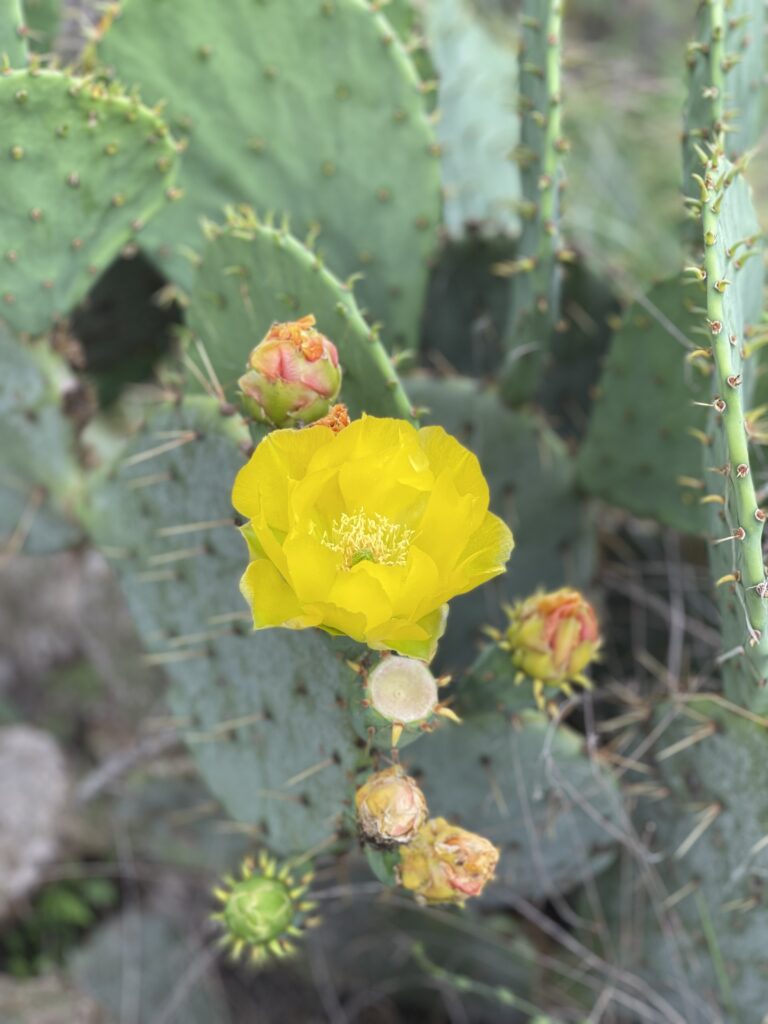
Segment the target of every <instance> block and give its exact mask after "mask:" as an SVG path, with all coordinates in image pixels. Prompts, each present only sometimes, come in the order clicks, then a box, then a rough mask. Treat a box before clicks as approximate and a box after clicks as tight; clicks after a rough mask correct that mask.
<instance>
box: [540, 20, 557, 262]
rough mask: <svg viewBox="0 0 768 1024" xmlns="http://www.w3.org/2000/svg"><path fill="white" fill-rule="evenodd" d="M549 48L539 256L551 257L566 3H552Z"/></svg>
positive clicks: (546, 28) (554, 225)
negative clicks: (561, 60) (564, 4)
mask: <svg viewBox="0 0 768 1024" xmlns="http://www.w3.org/2000/svg"><path fill="white" fill-rule="evenodd" d="M545 32H546V47H547V59H546V65H545V69H544V81H545V86H546V102H547V105H548V108H549V109H548V110H547V112H546V115H545V116H546V119H547V120H546V128H545V132H544V146H543V152H542V159H541V178H540V179H539V183H538V185H539V188H540V189H541V201H540V207H539V210H540V214H539V215H540V219H541V233H540V237H539V257H540V258H541V257H542V256H544V257H545V258H546V256H548V255H549V250H550V249H551V248H552V243H549V242H548V241H547V239H548V237H553V236H554V235H555V234H556V231H557V224H556V215H557V204H556V197H557V189H558V186H559V183H558V170H559V163H560V148H561V145H562V143H561V131H562V100H561V95H560V93H561V77H560V53H561V48H562V32H563V4H562V0H552V2H551V4H550V7H549V13H548V15H547V20H546V27H545Z"/></svg>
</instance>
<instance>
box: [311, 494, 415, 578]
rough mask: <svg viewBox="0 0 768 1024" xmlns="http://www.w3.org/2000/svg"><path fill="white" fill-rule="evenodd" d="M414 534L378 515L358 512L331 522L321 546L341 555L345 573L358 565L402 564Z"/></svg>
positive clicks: (405, 527)
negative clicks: (374, 563) (359, 563)
mask: <svg viewBox="0 0 768 1024" xmlns="http://www.w3.org/2000/svg"><path fill="white" fill-rule="evenodd" d="M414 532H415V531H414V530H410V529H408V527H407V526H403V525H402V524H401V523H395V522H393V521H392V520H391V519H389V518H388V517H387V516H385V515H382V514H381V513H380V512H376V513H374V514H373V515H372V516H371V515H368V514H367V513H366V512H364V511H363V509H358V510H357V511H356V512H353V513H352V515H348V514H347V513H346V512H342V514H341V515H340V516H339V518H338V519H334V521H333V523H332V525H331V534H330V536H329V535H328V531H327V530H326V531H325V533H324V534H323V536H322V540H321V543H322V545H323V547H326V548H329V549H330V550H331V551H335V552H336V553H337V554H340V555H341V564H342V567H343V568H344V569H347V570H348V569H351V568H352V567H353V566H355V565H357V564H358V562H376V563H377V564H378V565H405V563H406V559H407V558H408V549H409V548H410V545H411V541H412V539H413V536H414Z"/></svg>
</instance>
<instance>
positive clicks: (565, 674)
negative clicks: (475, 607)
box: [503, 587, 600, 688]
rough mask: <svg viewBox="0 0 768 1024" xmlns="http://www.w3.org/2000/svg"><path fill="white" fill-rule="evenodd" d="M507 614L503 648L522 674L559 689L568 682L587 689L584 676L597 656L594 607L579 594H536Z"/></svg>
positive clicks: (571, 591) (597, 633) (557, 592)
mask: <svg viewBox="0 0 768 1024" xmlns="http://www.w3.org/2000/svg"><path fill="white" fill-rule="evenodd" d="M508 614H509V627H508V629H507V631H506V634H505V637H504V643H503V645H504V646H505V647H508V648H509V650H510V651H511V653H512V660H513V661H514V664H515V666H516V667H517V668H518V669H519V670H520V671H521V672H522V673H524V674H525V675H526V676H528V677H529V678H530V679H533V680H534V681H539V682H540V683H544V684H546V685H551V686H559V687H561V688H562V687H563V685H564V684H565V685H566V686H567V684H568V683H570V682H579V683H582V685H587V684H588V680H587V679H586V677H585V676H584V675H583V672H584V669H585V668H586V667H587V666H588V665H589V664H590V662H592V661H594V660H595V658H596V657H597V653H598V651H599V649H600V630H599V627H598V624H597V616H596V615H595V610H594V608H593V607H592V605H591V604H590V603H589V602H588V601H587V600H586V598H585V597H584V596H583V595H582V594H580V593H579V592H578V590H572V589H571V588H570V587H564V588H563V589H562V590H555V591H554V592H553V593H550V594H534V595H533V597H529V598H526V600H525V601H521V602H520V603H519V604H517V605H515V607H514V608H511V609H510V610H509V613H508Z"/></svg>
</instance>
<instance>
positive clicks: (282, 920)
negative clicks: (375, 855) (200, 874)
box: [212, 851, 317, 964]
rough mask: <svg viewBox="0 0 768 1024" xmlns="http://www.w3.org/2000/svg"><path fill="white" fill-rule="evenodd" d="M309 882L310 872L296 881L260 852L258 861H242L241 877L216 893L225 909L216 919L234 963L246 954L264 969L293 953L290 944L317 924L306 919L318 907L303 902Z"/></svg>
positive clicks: (223, 885)
mask: <svg viewBox="0 0 768 1024" xmlns="http://www.w3.org/2000/svg"><path fill="white" fill-rule="evenodd" d="M311 879H312V872H311V871H307V872H305V873H304V874H303V875H302V877H301V879H300V880H299V879H296V878H295V877H294V876H293V874H292V872H291V870H290V866H289V865H283V866H280V867H278V864H277V862H276V861H274V860H273V859H272V858H271V857H269V856H267V855H266V854H265V853H264V852H263V851H262V853H261V855H260V856H259V859H258V862H254V861H253V860H252V859H250V858H246V859H245V860H244V861H243V864H242V867H241V869H240V878H237V879H235V878H232V877H229V876H228V877H227V878H226V879H224V882H223V884H220V885H218V886H217V887H216V888H215V889H214V895H215V896H216V898H217V899H218V900H219V902H220V903H222V904H223V907H222V910H221V912H220V913H217V914H213V915H212V917H213V920H214V921H216V922H217V923H218V924H219V925H220V927H222V928H223V929H224V933H225V934H224V937H223V941H222V944H223V945H224V946H226V947H227V948H228V949H229V950H230V951H231V953H232V956H233V957H234V959H236V960H237V959H239V958H240V957H241V956H242V955H243V954H245V953H247V955H248V959H249V960H250V962H251V963H253V964H261V963H263V962H264V961H265V960H266V959H267V958H268V957H270V956H274V957H278V958H282V957H285V956H288V955H289V954H291V953H294V952H295V950H296V947H295V944H294V942H293V941H292V939H294V938H298V937H299V936H301V934H302V930H303V929H304V928H306V927H309V926H311V925H312V924H316V923H317V921H316V919H313V918H309V917H308V915H309V913H310V912H311V911H312V910H314V909H315V906H316V904H314V903H313V902H312V901H311V900H307V899H306V898H305V897H306V893H307V889H308V888H309V883H310V881H311Z"/></svg>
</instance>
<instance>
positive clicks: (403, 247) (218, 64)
mask: <svg viewBox="0 0 768 1024" xmlns="http://www.w3.org/2000/svg"><path fill="white" fill-rule="evenodd" d="M107 21H108V22H109V21H112V24H111V25H110V27H109V28H108V30H107V31H106V32H105V33H104V35H103V38H102V39H101V42H100V44H99V46H98V58H99V60H100V61H102V62H103V63H105V64H106V65H108V66H110V67H112V68H113V69H114V70H115V71H116V73H117V75H118V76H119V78H120V80H121V81H123V82H128V83H131V84H134V83H136V84H139V85H140V86H141V89H142V93H143V94H144V95H146V96H147V97H148V98H149V99H150V100H152V101H155V102H157V101H160V100H163V101H165V103H166V104H167V107H166V110H167V112H168V116H169V117H170V120H171V124H172V127H173V130H174V132H176V133H178V134H179V135H180V137H181V138H183V139H184V144H185V147H186V152H185V157H184V162H183V166H182V173H181V179H180V184H181V186H182V188H183V189H184V192H185V197H184V201H183V202H182V203H181V204H180V205H179V206H176V207H174V208H172V209H169V210H167V211H166V212H165V214H164V215H163V216H162V217H161V218H160V219H159V220H157V221H156V222H155V223H154V224H153V225H151V227H150V229H149V230H148V231H147V232H146V233H145V234H144V236H143V239H142V241H143V245H144V246H145V248H146V251H147V252H148V253H149V254H150V255H151V256H152V258H153V259H155V260H157V261H158V262H159V263H160V265H161V267H162V268H163V269H164V270H165V271H166V273H168V274H169V275H170V276H171V277H172V278H173V279H175V280H176V281H177V282H179V283H180V284H181V285H182V286H184V287H186V286H188V285H189V283H190V281H191V266H190V264H189V262H188V261H187V260H186V259H184V258H183V256H180V253H182V252H183V250H184V249H193V250H197V249H198V248H199V246H200V245H201V243H202V237H201V234H200V230H199V221H200V218H201V216H202V215H207V216H211V217H217V216H219V215H220V211H221V208H222V207H223V206H224V205H225V204H227V203H232V202H238V203H239V202H247V203H249V204H250V205H252V206H253V207H254V208H255V209H256V210H257V211H258V212H259V213H260V214H266V213H268V212H272V213H276V214H287V215H288V216H289V217H290V222H291V229H292V230H293V231H294V233H296V234H297V235H298V236H299V237H302V238H303V237H305V236H306V235H309V236H311V237H312V238H315V239H316V240H317V249H318V252H319V253H320V254H321V255H322V257H323V259H324V260H326V261H327V263H328V265H329V266H330V267H331V269H332V270H333V271H334V273H336V274H338V275H340V276H341V277H346V276H347V275H349V274H352V273H357V272H361V273H362V274H363V275H364V280H363V281H362V282H361V286H360V294H361V297H362V301H363V302H364V304H365V306H366V307H367V311H368V313H369V314H370V316H371V317H372V318H373V319H376V320H381V321H383V323H384V325H385V328H386V335H387V339H388V341H390V342H395V341H402V340H409V341H412V340H413V335H414V332H415V329H416V326H417V324H418V318H419V313H420V308H421V301H422V297H423V291H424V287H425V283H426V273H427V266H426V260H427V258H428V257H429V254H430V253H431V251H432V248H433V245H434V241H435V232H436V229H437V225H438V217H439V208H440V197H439V170H438V159H437V150H436V147H435V145H434V140H433V136H432V132H431V129H430V127H429V125H428V122H427V116H426V108H425V105H424V99H423V97H422V94H421V87H420V83H419V80H418V77H417V75H416V73H415V71H414V69H413V67H412V65H411V63H410V60H409V59H408V57H407V55H406V54H405V51H404V50H403V48H402V46H401V44H400V43H399V42H398V40H397V39H396V37H395V33H394V31H393V30H392V28H391V27H390V26H389V24H388V23H387V22H386V20H385V19H384V18H383V17H382V16H381V15H379V14H376V13H374V12H373V11H372V10H371V8H370V6H369V5H368V4H367V3H363V2H361V0H328V2H317V3H313V4H312V5H311V7H308V6H307V5H306V4H305V3H303V2H302V0H268V2H264V3H257V4H254V3H252V2H250V0H236V2H234V3H232V2H231V3H228V4H226V5H225V6H224V7H222V6H221V5H211V4H210V3H208V2H207V0H188V3H187V5H186V7H185V16H184V18H182V19H180V18H179V17H178V8H177V5H176V4H175V3H174V2H173V0H159V2H156V0H153V2H148V0H126V2H125V3H124V4H123V5H122V6H121V7H120V8H119V9H118V10H117V12H116V14H115V15H114V17H113V18H112V17H110V18H109V19H107ZM170 38H172V39H173V40H174V47H173V57H172V59H171V60H169V59H168V52H167V46H166V43H167V40H168V39H170ZM329 125H332V127H329Z"/></svg>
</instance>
